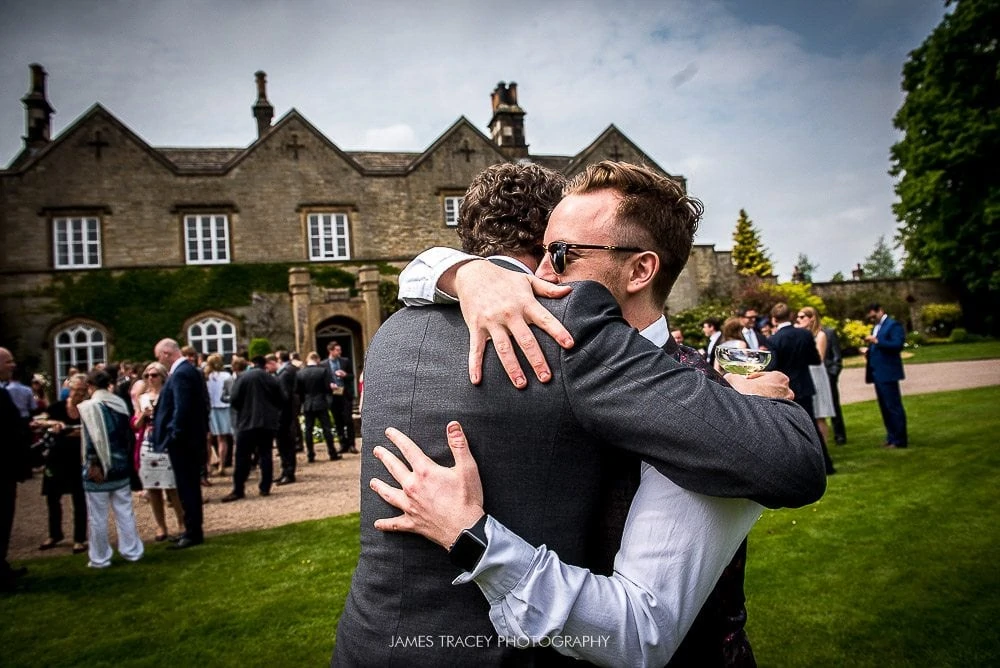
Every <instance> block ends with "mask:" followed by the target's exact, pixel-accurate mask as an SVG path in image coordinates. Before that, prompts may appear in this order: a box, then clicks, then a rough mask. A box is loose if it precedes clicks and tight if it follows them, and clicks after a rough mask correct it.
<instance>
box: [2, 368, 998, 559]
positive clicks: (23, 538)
mask: <svg viewBox="0 0 1000 668" xmlns="http://www.w3.org/2000/svg"><path fill="white" fill-rule="evenodd" d="M986 385H1000V360H985V361H975V362H942V363H939V364H913V365H910V366H907V367H906V380H904V381H903V382H902V390H903V395H904V396H909V395H914V394H923V393H927V392H938V391H942V390H955V389H962V388H968V387H983V386H986ZM840 394H841V400H842V402H843V403H854V402H858V401H868V400H874V399H875V390H874V388H873V387H872V386H871V385H866V384H865V382H864V369H845V370H844V372H843V374H842V375H841V378H840ZM360 464H361V457H360V456H359V455H351V454H348V455H345V456H344V459H342V460H340V461H335V462H331V461H329V460H323V459H321V458H320V459H317V461H316V463H314V464H308V463H306V462H305V456H304V455H302V454H301V453H300V454H299V464H298V473H297V474H296V478H297V481H296V482H295V483H294V484H291V485H285V486H282V487H273V488H272V490H271V495H270V496H269V497H266V498H265V497H260V496H257V488H256V480H257V477H256V474H254V475H251V477H250V481H249V482H248V483H247V496H246V498H244V499H242V500H240V501H237V502H235V503H226V504H222V503H219V499H220V498H222V497H223V496H225V495H226V494H228V493H229V491H230V485H231V481H230V479H229V478H228V477H226V478H220V477H214V478H212V479H211V481H212V486H211V487H207V488H203V489H204V492H205V498H206V499H208V503H207V504H206V505H205V533H206V536H207V537H208V539H209V540H211V537H212V536H213V535H216V534H221V533H233V532H237V531H248V530H253V529H263V528H267V527H273V526H280V525H282V524H288V523H291V522H298V521H302V520H310V519H320V518H324V517H334V516H336V515H344V514H346V513H353V512H357V510H358V504H359V495H360V481H359V480H358V476H359V472H360ZM275 470H279V465H278V462H277V460H276V461H275ZM133 498H134V501H135V503H134V506H135V512H136V518H137V520H138V523H139V533H140V535H141V536H142V537H143V539H144V540H147V541H152V540H153V536H154V534H155V532H156V530H155V525H154V524H153V519H152V513H151V511H150V509H149V506H148V504H147V503H146V501H145V499H143V498H142V497H141V496H139V495H134V497H133ZM71 517H72V504H71V501H70V499H69V497H64V498H63V525H64V531H65V532H67V535H70V533H71V526H70V522H71ZM167 517H168V523H169V526H170V527H171V531H173V530H174V525H173V524H172V523H170V522H172V518H171V516H170V514H169V512H168V516H167ZM112 525H113V523H112ZM46 533H47V531H46V511H45V502H44V499H43V498H42V496H41V475H40V474H38V473H36V474H35V476H34V478H33V479H31V480H29V481H28V482H26V483H24V484H23V485H21V486H20V487H19V489H18V500H17V513H16V515H15V518H14V532H13V535H12V536H11V546H10V555H9V558H10V559H11V560H13V561H18V560H21V559H28V558H34V557H39V556H54V555H59V554H69V553H70V551H71V547H72V541H71V540H64V541H63V542H62V543H61V544H60V546H59V547H57V548H55V549H52V550H48V551H46V552H39V551H38V545H39V544H40V543H41V542H42V541H43V540H45V538H46ZM78 558H80V559H86V555H79V557H78Z"/></svg>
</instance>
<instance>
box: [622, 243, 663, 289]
mask: <svg viewBox="0 0 1000 668" xmlns="http://www.w3.org/2000/svg"><path fill="white" fill-rule="evenodd" d="M659 273H660V256H659V255H657V254H656V253H654V252H653V251H643V252H641V253H636V254H635V255H634V256H633V257H632V258H631V259H630V260H629V275H628V285H627V286H626V288H625V289H626V290H627V291H628V293H629V294H636V293H639V292H642V291H643V290H645V289H646V288H648V287H649V286H650V284H652V282H653V279H654V278H656V275H657V274H659Z"/></svg>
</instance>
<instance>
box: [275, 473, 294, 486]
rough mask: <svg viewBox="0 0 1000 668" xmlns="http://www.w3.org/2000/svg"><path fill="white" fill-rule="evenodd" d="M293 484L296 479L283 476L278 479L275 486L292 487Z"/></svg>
mask: <svg viewBox="0 0 1000 668" xmlns="http://www.w3.org/2000/svg"><path fill="white" fill-rule="evenodd" d="M293 482H295V478H290V477H288V476H286V475H284V476H281V477H280V478H278V481H277V482H276V483H274V484H275V485H291V484H292V483H293Z"/></svg>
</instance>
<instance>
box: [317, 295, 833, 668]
mask: <svg viewBox="0 0 1000 668" xmlns="http://www.w3.org/2000/svg"><path fill="white" fill-rule="evenodd" d="M543 303H544V304H545V305H546V307H547V308H549V309H550V310H551V311H552V313H553V314H554V315H556V317H558V318H559V319H560V320H561V321H562V322H563V323H564V324H565V325H566V327H567V328H568V329H569V331H570V333H571V334H572V335H573V337H574V339H575V341H576V345H575V346H574V347H573V348H572V349H571V350H568V351H564V350H562V349H560V348H559V347H558V346H556V344H555V343H554V342H552V341H551V340H550V339H549V338H548V337H546V336H541V335H540V336H539V343H540V345H541V346H542V348H543V350H544V352H545V355H546V359H547V360H548V362H549V365H550V367H551V368H552V372H553V379H552V381H551V382H549V383H548V384H545V385H542V384H539V383H537V382H536V383H531V384H529V386H528V388H527V389H525V390H520V391H519V390H516V389H515V388H514V387H513V386H512V385H511V383H510V382H509V381H508V380H507V377H506V375H505V374H504V373H503V370H502V368H501V367H500V364H499V362H498V361H497V359H496V357H495V355H494V354H493V352H492V351H489V352H488V353H487V355H486V359H485V360H484V374H483V377H484V379H483V382H482V384H481V385H480V386H473V385H471V384H470V383H469V380H468V372H467V364H468V333H467V329H466V327H465V323H464V322H463V320H462V315H461V313H460V311H459V309H456V308H450V307H423V308H408V309H403V310H402V311H400V312H398V313H396V314H395V315H394V316H392V317H391V318H390V319H389V320H388V321H386V322H385V324H383V326H382V327H381V328H380V329H379V331H378V333H377V334H376V336H375V338H374V339H373V341H372V344H371V346H370V348H369V351H368V357H367V359H366V363H365V410H364V418H363V420H362V433H363V445H364V449H363V453H362V468H361V481H362V484H361V556H360V559H359V562H358V566H357V569H356V570H355V572H354V578H353V580H352V583H351V590H350V593H349V595H348V599H347V602H346V604H345V609H344V612H343V615H342V617H341V619H340V625H339V628H338V632H337V645H336V649H335V653H334V657H333V664H334V665H340V666H361V665H371V666H385V665H406V666H417V665H428V666H446V665H455V666H470V665H498V664H500V663H512V664H515V665H520V664H524V665H531V664H532V663H533V662H535V661H536V660H537V661H541V662H543V663H545V665H548V662H549V656H550V655H548V654H546V656H545V658H539V654H541V652H540V651H539V650H532V651H526V650H516V649H515V648H513V647H505V646H503V645H502V644H498V639H497V638H496V637H495V634H494V631H493V627H492V625H491V624H490V621H489V618H488V605H487V602H486V600H485V599H484V597H483V596H482V594H481V593H480V592H479V590H478V589H477V588H476V587H474V586H471V585H468V586H463V587H455V586H452V585H451V584H450V583H451V580H452V579H454V578H455V577H456V576H457V575H458V574H459V572H460V571H459V569H457V568H455V567H454V566H452V565H451V564H450V562H449V560H448V555H447V553H446V551H445V550H443V549H441V548H440V547H438V546H437V545H434V544H433V543H431V542H429V541H427V540H425V539H424V538H421V537H419V536H416V535H411V534H397V533H382V532H379V531H377V530H375V529H374V528H373V527H372V523H373V522H374V521H375V520H376V519H378V518H381V517H390V516H393V515H396V514H398V511H396V510H395V509H394V508H392V507H390V506H389V505H387V504H386V503H385V502H383V501H382V499H381V498H380V497H379V496H378V495H376V494H375V493H374V492H372V491H371V490H369V489H368V480H369V479H371V478H372V477H380V478H382V479H386V478H387V477H388V476H387V474H386V473H385V470H384V469H383V467H382V465H381V463H379V462H378V461H377V460H376V459H374V457H373V456H372V454H371V451H372V448H374V446H376V445H383V446H387V447H389V449H390V450H392V451H395V448H394V447H393V446H392V445H391V443H389V442H388V440H387V439H386V438H385V436H384V430H385V429H386V428H387V427H390V426H392V427H397V428H399V429H401V430H402V431H404V432H405V433H407V434H408V435H409V436H410V437H411V438H413V439H414V440H415V441H416V442H417V443H419V444H420V445H421V446H422V447H423V448H424V449H425V451H426V452H427V454H428V456H430V457H431V458H433V459H434V460H435V461H437V462H438V463H440V464H444V465H449V466H450V465H452V464H453V461H452V459H451V454H450V452H449V450H448V447H447V443H446V441H445V437H444V433H445V425H446V424H447V422H448V421H449V420H452V419H459V420H461V422H462V425H463V427H464V429H465V431H466V434H467V435H468V437H469V442H470V448H471V450H472V453H473V455H474V456H475V458H476V461H477V462H478V464H479V471H480V475H481V477H482V481H483V490H484V499H485V507H486V508H487V509H488V511H489V512H490V513H491V514H492V515H493V516H495V517H496V518H497V519H498V520H500V521H501V522H503V523H504V524H505V525H506V526H508V527H509V528H510V529H511V530H513V531H514V532H515V533H518V534H519V535H521V536H522V537H523V538H524V539H525V540H527V541H529V542H530V543H532V544H535V545H539V544H543V543H544V544H546V545H547V546H548V547H549V549H551V550H555V551H557V552H558V553H559V555H560V557H561V558H563V559H564V560H565V561H567V562H568V563H575V564H580V565H584V566H589V565H590V564H588V563H587V556H586V554H587V550H586V547H587V536H588V531H589V528H590V526H591V523H592V519H593V518H594V517H595V515H596V514H597V513H598V512H599V511H600V510H601V509H600V508H598V507H597V506H598V502H597V497H598V495H597V493H596V490H597V489H598V488H599V487H600V485H601V482H602V475H603V474H604V473H605V467H602V465H601V459H602V454H606V453H607V451H608V448H620V449H624V450H630V451H633V452H636V453H638V454H640V455H642V456H644V458H646V459H647V460H648V461H650V462H651V463H653V464H654V465H656V466H657V467H658V468H659V469H660V470H661V471H662V472H663V473H664V474H666V475H667V476H668V477H670V478H671V479H673V480H674V481H675V482H676V483H677V484H679V485H682V486H684V487H687V488H689V489H691V490H693V491H698V492H702V493H707V494H714V495H718V496H729V497H749V498H753V499H756V500H758V501H761V502H762V503H764V504H766V505H769V506H772V507H776V506H799V505H803V504H806V503H811V502H812V501H815V500H816V499H818V498H819V497H820V496H822V493H823V491H824V489H825V485H826V476H825V473H824V464H823V457H822V454H821V451H820V446H819V443H818V441H817V440H816V432H815V428H814V427H813V425H812V424H811V422H810V421H809V419H808V418H807V416H806V414H805V412H804V411H803V410H802V409H801V408H799V407H798V406H796V405H795V404H793V403H791V402H783V401H770V400H766V399H761V398H758V397H744V396H742V395H739V394H737V393H736V392H734V391H733V390H730V389H727V388H723V387H721V386H718V385H716V384H715V383H711V382H709V381H708V380H707V379H706V378H705V377H704V376H703V375H702V374H700V373H698V372H697V371H696V370H694V369H692V368H690V367H686V366H682V365H680V364H679V363H677V362H676V361H674V360H673V359H672V358H671V357H670V356H669V355H667V354H666V353H665V352H664V351H663V350H661V349H660V348H658V347H656V346H655V345H653V344H652V343H650V342H648V341H646V340H645V339H643V338H642V337H641V336H640V335H639V333H638V332H637V331H636V330H634V329H633V328H632V327H630V326H629V325H628V324H627V323H626V322H625V321H624V320H623V319H622V317H621V312H620V310H619V309H618V306H617V304H616V303H615V301H614V299H613V298H612V297H611V295H610V293H608V291H607V290H605V289H604V288H603V287H602V286H600V285H598V284H596V283H590V282H584V283H576V284H574V289H573V292H572V293H571V294H570V295H569V296H568V297H566V298H564V299H561V300H547V301H543ZM442 636H445V637H442ZM477 636H478V637H482V638H483V639H484V642H485V639H487V638H489V639H491V644H490V646H489V647H485V648H484V647H479V648H471V647H464V648H463V647H455V646H449V645H448V641H449V639H454V638H458V637H477Z"/></svg>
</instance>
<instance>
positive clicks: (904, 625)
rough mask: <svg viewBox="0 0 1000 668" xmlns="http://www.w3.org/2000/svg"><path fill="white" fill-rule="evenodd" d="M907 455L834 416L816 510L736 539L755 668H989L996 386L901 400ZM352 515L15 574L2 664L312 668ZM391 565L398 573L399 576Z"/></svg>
mask: <svg viewBox="0 0 1000 668" xmlns="http://www.w3.org/2000/svg"><path fill="white" fill-rule="evenodd" d="M905 402H906V408H907V412H908V416H909V419H910V425H909V428H910V438H911V445H912V447H911V448H910V449H909V450H900V451H886V450H882V449H880V448H878V447H876V445H875V444H877V443H880V442H881V441H882V426H881V420H880V418H879V416H878V409H877V407H876V406H875V404H874V402H866V403H860V404H853V405H850V406H845V418H846V421H847V427H848V438H849V443H848V445H847V446H846V447H843V448H835V449H834V450H833V456H834V458H835V461H836V464H837V468H838V473H837V474H836V475H835V476H833V477H831V478H830V481H829V488H828V490H827V493H826V496H824V498H823V499H822V500H821V501H820V502H819V503H817V504H814V505H812V506H809V507H807V508H803V509H798V510H781V511H767V512H766V513H765V514H764V517H763V518H762V519H761V521H760V522H759V523H758V525H757V526H756V527H755V529H754V531H753V533H752V534H751V537H750V558H749V565H748V571H747V595H748V607H749V611H750V623H749V633H750V637H751V640H752V642H753V646H754V649H755V652H756V655H757V660H758V662H759V664H760V665H761V666H762V667H767V666H779V667H784V666H844V665H850V666H879V667H882V666H890V667H891V666H935V667H937V666H963V667H965V666H988V665H994V663H995V659H996V656H998V655H1000V631H998V627H997V624H996V620H997V619H998V618H1000V575H998V573H1000V571H998V569H997V568H996V566H995V565H994V563H993V562H994V558H995V555H996V554H997V552H998V547H1000V538H998V536H1000V534H998V532H997V531H996V525H997V523H998V520H1000V499H998V495H997V492H996V490H997V489H1000V449H998V448H996V445H995V434H996V433H997V432H998V428H1000V418H998V415H997V412H996V411H995V408H994V407H995V406H996V405H997V404H998V402H1000V387H991V388H985V389H976V390H965V391H960V392H948V393H940V394H932V395H922V396H915V397H906V398H905ZM357 524H358V516H357V515H356V514H355V515H348V516H344V517H338V518H332V519H326V520H319V521H310V522H303V523H299V524H293V525H288V526H284V527H279V528H276V529H270V530H266V531H257V532H250V533H243V534H234V535H229V536H218V537H211V538H210V539H209V540H208V542H207V543H206V544H205V545H204V546H202V547H198V548H195V549H191V550H185V551H182V552H169V551H167V550H166V549H165V547H164V546H162V545H158V544H157V545H151V546H149V549H148V551H147V554H146V556H145V557H144V558H143V560H142V561H141V562H139V563H136V564H126V563H124V562H121V561H119V560H117V558H116V561H115V564H114V566H113V567H112V568H110V569H107V570H104V571H92V570H89V569H87V568H86V567H85V566H84V564H83V561H82V560H80V559H78V558H77V559H74V558H72V557H58V558H47V559H37V560H33V561H31V562H28V564H27V565H28V567H29V569H30V573H29V575H28V576H27V577H26V578H24V579H23V580H22V582H23V584H22V586H21V591H20V592H19V593H18V594H16V595H13V596H10V595H6V596H0V619H2V620H4V621H3V624H0V647H2V648H3V649H2V651H0V656H2V659H0V665H3V666H114V667H115V668H120V667H122V666H163V665H182V666H186V665H197V666H201V667H210V666H281V667H283V666H320V665H326V664H327V662H328V661H329V657H330V653H331V650H332V648H333V643H334V636H335V631H336V623H337V619H338V617H339V615H340V612H341V610H342V608H343V603H344V598H345V596H346V594H347V589H348V587H349V585H350V575H351V570H352V569H353V567H354V564H355V563H356V561H357V554H358V538H357ZM401 567H405V566H404V565H401Z"/></svg>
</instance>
